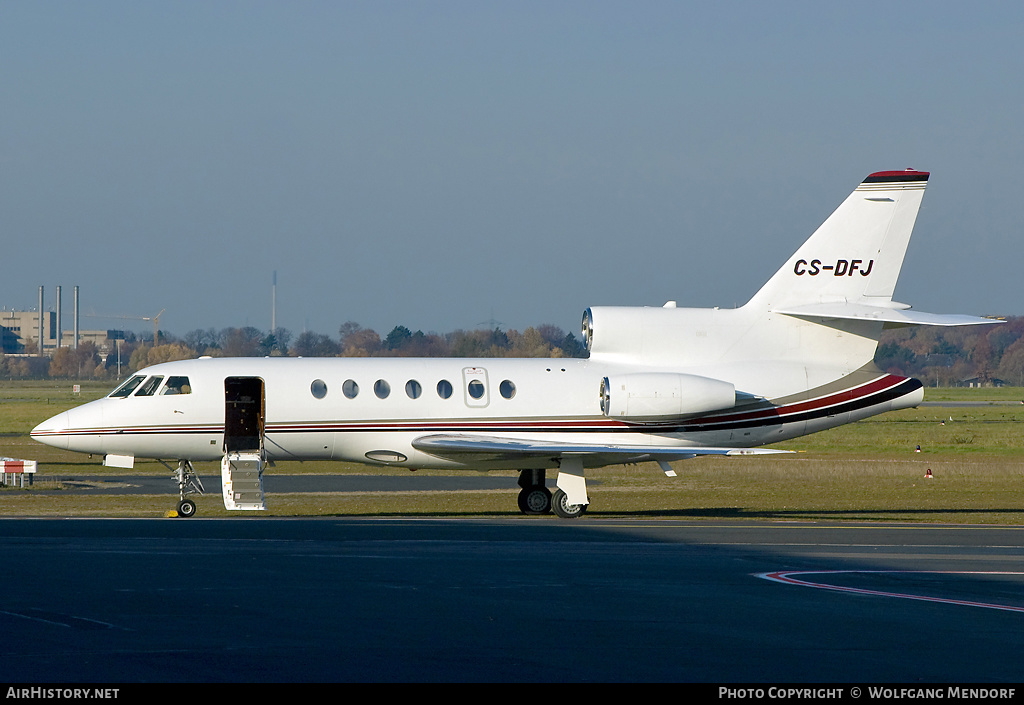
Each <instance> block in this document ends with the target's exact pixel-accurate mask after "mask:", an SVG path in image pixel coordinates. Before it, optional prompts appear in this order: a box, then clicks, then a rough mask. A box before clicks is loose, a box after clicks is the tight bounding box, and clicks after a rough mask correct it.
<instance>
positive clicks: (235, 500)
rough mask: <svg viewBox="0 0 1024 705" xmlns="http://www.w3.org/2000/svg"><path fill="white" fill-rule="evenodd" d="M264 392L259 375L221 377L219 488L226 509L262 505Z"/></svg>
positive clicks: (263, 506)
mask: <svg viewBox="0 0 1024 705" xmlns="http://www.w3.org/2000/svg"><path fill="white" fill-rule="evenodd" d="M265 418H266V396H265V390H264V386H263V380H262V379H261V378H259V377H228V378H226V379H225V380H224V458H223V459H222V460H221V465H220V476H221V489H222V491H223V494H224V507H225V508H226V509H232V510H234V509H249V510H260V509H265V508H266V506H265V505H264V502H263V466H264V464H265V462H266V457H265V454H264V451H263V433H264V428H265Z"/></svg>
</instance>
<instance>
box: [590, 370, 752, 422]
mask: <svg viewBox="0 0 1024 705" xmlns="http://www.w3.org/2000/svg"><path fill="white" fill-rule="evenodd" d="M735 405H736V387H734V386H733V385H732V384H730V383H729V382H723V381H722V380H719V379H711V378H709V377H700V376H698V375H687V374H677V373H672V372H638V373H633V374H623V375H612V376H609V377H605V378H604V379H603V380H602V381H601V411H602V412H604V415H605V416H607V417H609V418H614V419H627V420H630V421H654V420H666V419H673V418H679V417H682V416H689V415H692V414H702V413H706V412H709V411H718V410H721V409H729V408H732V407H733V406H735Z"/></svg>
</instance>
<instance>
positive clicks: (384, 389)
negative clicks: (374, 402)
mask: <svg viewBox="0 0 1024 705" xmlns="http://www.w3.org/2000/svg"><path fill="white" fill-rule="evenodd" d="M373 393H374V394H376V395H377V398H378V399H387V397H388V395H389V394H391V385H390V384H388V383H387V382H385V381H384V380H382V379H378V380H377V381H376V382H374V383H373Z"/></svg>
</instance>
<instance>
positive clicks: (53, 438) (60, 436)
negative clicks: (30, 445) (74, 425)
mask: <svg viewBox="0 0 1024 705" xmlns="http://www.w3.org/2000/svg"><path fill="white" fill-rule="evenodd" d="M69 428H70V423H69V421H68V412H66V411H65V412H63V413H60V414H57V415H56V416H54V417H53V418H51V419H47V420H46V421H43V422H42V423H41V424H39V425H38V426H36V427H35V428H33V429H32V433H31V436H32V440H34V441H39V442H40V443H44V444H46V445H48V446H53V447H54V448H60V449H62V450H67V449H68V441H69V439H70V436H69V434H68V429H69Z"/></svg>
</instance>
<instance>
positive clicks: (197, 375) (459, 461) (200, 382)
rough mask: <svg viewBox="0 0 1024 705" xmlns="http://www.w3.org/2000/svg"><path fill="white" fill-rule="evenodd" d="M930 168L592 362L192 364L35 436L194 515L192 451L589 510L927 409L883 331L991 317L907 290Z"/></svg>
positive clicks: (621, 316)
mask: <svg viewBox="0 0 1024 705" xmlns="http://www.w3.org/2000/svg"><path fill="white" fill-rule="evenodd" d="M927 181H928V173H927V172H921V171H913V170H906V171H883V172H878V173H874V174H871V175H870V176H868V177H867V178H866V179H864V181H863V182H862V183H861V184H860V185H859V186H857V188H856V189H855V190H854V191H853V193H852V194H850V196H849V197H848V198H847V199H846V200H845V201H843V203H842V204H841V205H840V206H839V208H838V209H836V211H835V212H834V213H833V214H832V215H831V216H830V217H829V218H828V219H827V220H826V221H825V222H824V223H823V224H822V225H821V226H820V227H819V228H818V229H817V230H816V231H815V232H814V234H813V235H811V237H810V239H808V240H807V241H806V242H805V243H804V244H803V245H802V246H801V247H800V249H799V250H797V252H796V253H795V254H794V255H793V256H792V257H791V258H790V259H789V261H787V262H786V263H785V264H784V265H783V266H782V268H781V269H779V270H778V272H776V273H775V275H774V276H772V278H771V279H769V280H768V283H767V284H765V285H764V286H763V287H762V288H761V289H760V291H758V292H757V293H756V294H755V295H754V297H753V298H751V299H750V301H749V302H747V303H746V304H745V305H744V306H742V307H739V308H733V309H719V308H714V309H692V308H679V307H677V306H676V304H675V302H673V301H670V302H668V303H667V304H665V305H664V306H662V307H593V308H590V309H587V311H586V312H585V313H584V314H583V335H584V337H585V339H586V343H587V348H588V350H589V353H590V354H589V358H588V359H564V358H559V359H445V358H431V359H409V358H360V359H357V358H305V359H303V358H284V357H279V358H205V357H204V358H200V359H196V360H182V361H178V362H168V363H163V364H159V365H154V366H152V367H149V368H146V369H144V370H141V371H139V373H138V374H136V375H134V376H132V377H131V378H130V379H128V380H127V381H126V382H125V383H124V384H122V385H121V386H119V387H118V388H117V389H116V390H114V391H113V392H111V393H110V394H109V395H108V396H107V397H105V398H103V399H100V400H97V401H93V402H91V403H88V404H84V405H82V406H80V407H77V408H75V409H72V410H70V411H66V412H64V413H62V414H58V415H57V416H54V417H53V418H52V419H49V420H48V421H45V422H43V423H41V424H39V426H37V427H36V428H35V429H34V430H33V431H32V437H33V438H35V439H36V440H38V441H41V442H43V443H46V444H49V445H52V446H55V447H58V448H64V449H68V450H73V451H79V452H82V453H95V454H102V455H103V456H104V463H105V464H107V465H112V466H119V467H131V466H132V464H133V463H134V459H135V458H155V459H158V460H161V461H162V462H165V463H166V462H168V461H170V462H173V461H175V460H176V461H177V468H176V470H175V472H176V478H177V481H178V489H179V494H180V499H181V501H180V503H179V507H178V513H179V515H181V516H189V515H191V514H193V513H194V512H195V504H194V502H193V501H192V500H191V499H189V498H188V495H191V494H192V493H194V492H197V491H202V484H201V483H200V482H198V477H197V476H196V475H195V470H194V468H193V465H192V463H194V462H197V461H209V460H219V461H220V462H221V484H222V493H223V497H224V504H225V506H226V507H227V508H228V509H263V508H264V495H263V484H262V473H263V469H264V467H266V466H267V464H268V463H269V462H272V461H275V460H325V459H329V460H344V461H355V462H361V463H369V464H376V465H389V466H398V467H406V468H409V469H417V468H444V469H473V470H487V469H514V470H518V471H520V475H519V485H520V487H521V488H522V490H521V491H520V493H519V508H520V510H521V511H523V512H525V513H527V514H543V513H548V512H551V511H552V510H553V511H554V512H555V513H556V514H558V515H559V516H561V517H566V518H569V517H577V516H579V515H580V514H582V513H583V512H584V511H585V510H586V508H587V506H588V505H589V503H590V499H589V497H588V494H587V488H586V480H585V476H584V471H585V469H586V468H595V467H601V466H607V465H614V464H623V463H637V462H641V461H655V462H657V463H659V464H660V466H661V468H662V469H663V470H664V471H665V472H666V473H667V474H669V475H674V474H675V473H674V472H673V471H672V468H671V466H670V465H669V463H670V462H672V461H677V460H684V459H688V458H694V457H697V456H702V455H725V456H738V455H753V454H757V453H772V452H784V451H775V450H770V449H758V448H756V447H757V446H763V445H765V444H769V443H776V442H778V441H784V440H786V439H789V438H795V437H797V436H802V435H805V434H808V433H814V432H816V431H821V430H823V429H827V428H832V427H834V426H839V425H841V424H845V423H849V422H851V421H857V420H858V419H863V418H865V417H868V416H871V415H873V414H879V413H882V412H885V411H890V410H892V409H902V408H907V407H912V406H916V405H917V404H918V403H920V402H921V401H922V399H923V397H924V393H923V389H922V385H921V382H919V381H918V380H916V379H911V378H907V377H900V376H897V375H892V374H886V373H884V372H882V371H880V370H879V369H878V368H877V367H876V366H875V365H874V363H873V358H874V354H875V348H876V346H877V344H878V338H879V335H880V334H881V332H882V331H883V330H884V329H886V328H891V327H896V326H915V325H938V326H958V325H970V324H982V323H993V322H994V321H992V320H990V319H987V318H978V317H973V316H962V315H939V314H928V313H918V312H912V311H910V310H909V309H910V307H909V306H908V305H906V304H901V303H897V302H895V301H893V300H892V296H893V291H894V289H895V287H896V279H897V277H898V275H899V272H900V268H901V267H902V264H903V259H904V255H905V254H906V250H907V244H908V242H909V240H910V234H911V231H912V230H913V227H914V222H915V220H916V219H917V212H918V209H919V207H920V205H921V199H922V197H923V196H924V189H925V185H926V184H927ZM168 467H170V465H169V466H168ZM549 469H557V478H556V482H555V486H556V491H555V492H554V494H553V495H552V493H551V492H550V490H549V489H548V488H547V486H546V471H547V470H549Z"/></svg>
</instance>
